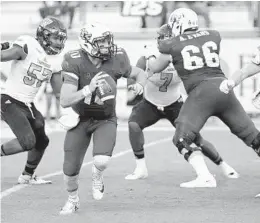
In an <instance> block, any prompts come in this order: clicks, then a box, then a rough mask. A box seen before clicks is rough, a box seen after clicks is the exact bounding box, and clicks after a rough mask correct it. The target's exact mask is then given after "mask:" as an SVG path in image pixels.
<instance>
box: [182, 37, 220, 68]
mask: <svg viewBox="0 0 260 223" xmlns="http://www.w3.org/2000/svg"><path fill="white" fill-rule="evenodd" d="M217 49H218V46H217V44H216V43H215V42H213V41H208V42H206V43H204V44H203V45H202V52H201V50H200V48H199V47H197V46H194V45H188V46H185V47H184V48H183V50H182V51H181V55H182V58H183V66H184V68H185V69H186V70H195V69H199V68H202V67H204V66H208V67H219V55H218V54H217V53H216V52H215V51H216V50H217ZM201 53H202V56H201V57H200V56H195V55H193V54H201Z"/></svg>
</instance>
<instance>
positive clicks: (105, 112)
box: [60, 23, 146, 215]
mask: <svg viewBox="0 0 260 223" xmlns="http://www.w3.org/2000/svg"><path fill="white" fill-rule="evenodd" d="M79 41H80V48H79V49H76V50H73V51H70V52H68V53H66V54H65V56H64V60H63V63H62V77H63V85H62V88H61V100H60V103H61V106H62V107H65V108H67V107H72V109H73V112H74V115H73V112H72V113H71V115H70V116H69V118H68V119H66V118H64V117H61V119H60V123H61V124H62V125H63V126H64V127H66V129H67V130H68V131H67V134H66V137H65V142H64V153H65V155H64V163H63V172H64V180H65V184H66V189H67V191H68V194H69V197H68V200H67V202H66V204H65V205H64V207H63V208H62V209H61V211H60V214H62V215H66V214H71V213H73V212H75V211H76V210H77V209H78V208H79V196H78V187H79V182H78V181H79V172H80V169H81V165H82V162H83V159H84V156H85V153H86V150H87V148H88V146H89V143H90V140H91V137H92V136H93V152H92V154H93V166H92V194H93V198H94V199H95V200H100V199H102V197H103V194H104V182H103V171H104V170H105V169H106V168H107V166H108V163H109V160H110V158H111V156H112V152H113V149H114V146H115V142H116V132H117V118H116V113H115V102H116V101H115V98H116V82H117V79H119V78H121V77H126V78H128V77H132V78H136V76H137V75H138V76H140V77H141V79H140V80H139V79H137V80H138V82H137V83H136V84H134V85H132V86H131V88H132V89H133V90H134V91H135V92H136V94H141V93H142V91H143V86H144V84H145V81H146V78H145V75H144V74H142V73H144V71H142V70H141V69H140V68H136V67H132V66H131V65H130V61H129V58H128V55H127V53H126V51H125V50H124V49H123V48H117V46H116V45H115V43H114V39H113V34H112V33H111V31H110V30H109V29H108V28H107V27H105V26H104V25H102V24H99V23H93V24H87V25H86V26H84V27H83V28H82V29H81V31H80V36H79ZM139 74H141V75H139ZM142 77H143V78H142ZM142 81H143V82H144V83H143V82H142ZM139 82H140V83H139ZM71 120H75V121H71ZM67 121H68V122H69V125H68V124H67V123H66V122H67Z"/></svg>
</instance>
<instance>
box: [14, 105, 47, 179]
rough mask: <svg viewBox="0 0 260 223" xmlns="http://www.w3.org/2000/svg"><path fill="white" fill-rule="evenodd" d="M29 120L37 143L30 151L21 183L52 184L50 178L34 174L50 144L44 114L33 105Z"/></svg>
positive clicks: (20, 177) (21, 176)
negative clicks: (45, 178)
mask: <svg viewBox="0 0 260 223" xmlns="http://www.w3.org/2000/svg"><path fill="white" fill-rule="evenodd" d="M30 109H31V114H30V116H31V117H29V121H30V124H31V127H32V129H33V131H34V134H35V137H36V144H35V147H34V148H33V149H31V150H30V151H28V155H27V162H26V165H25V168H24V171H23V173H22V174H21V175H20V176H19V178H18V183H20V184H50V183H51V181H50V180H43V179H41V178H38V177H36V176H33V175H34V172H35V170H36V168H37V167H38V165H39V164H40V162H41V160H42V157H43V154H44V153H45V149H46V148H47V146H48V145H49V138H48V136H47V135H46V133H45V122H44V118H43V116H42V114H41V113H40V112H39V111H38V110H37V109H36V108H35V106H34V105H32V107H31V108H30Z"/></svg>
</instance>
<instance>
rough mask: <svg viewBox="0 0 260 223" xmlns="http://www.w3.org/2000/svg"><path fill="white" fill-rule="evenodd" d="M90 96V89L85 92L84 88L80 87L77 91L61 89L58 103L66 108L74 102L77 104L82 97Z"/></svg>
mask: <svg viewBox="0 0 260 223" xmlns="http://www.w3.org/2000/svg"><path fill="white" fill-rule="evenodd" d="M90 96H91V92H90V91H89V92H87V91H86V89H82V90H79V91H77V92H64V91H63V89H61V94H60V105H61V106H62V107H63V108H68V107H71V106H72V105H74V104H77V103H78V102H80V101H81V100H82V99H84V98H86V97H90Z"/></svg>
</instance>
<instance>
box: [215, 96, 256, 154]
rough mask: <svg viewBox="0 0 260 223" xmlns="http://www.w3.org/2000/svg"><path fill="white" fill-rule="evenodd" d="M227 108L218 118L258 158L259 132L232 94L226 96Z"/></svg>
mask: <svg viewBox="0 0 260 223" xmlns="http://www.w3.org/2000/svg"><path fill="white" fill-rule="evenodd" d="M226 97H228V101H227V104H228V106H227V107H226V108H225V109H223V111H222V112H221V113H220V114H219V115H218V117H219V118H220V119H221V120H222V121H223V122H224V123H225V124H226V125H227V126H228V127H229V128H230V131H231V132H232V133H233V134H235V135H236V136H237V137H238V138H240V139H241V140H243V142H244V143H245V144H246V145H247V146H249V147H251V148H253V150H254V151H255V152H256V153H257V155H258V156H260V132H259V130H258V129H256V127H255V124H254V123H253V122H252V120H251V119H250V117H249V116H248V115H247V113H246V111H245V110H244V108H243V107H242V105H241V104H240V102H239V101H238V99H237V98H236V96H235V94H234V92H230V93H229V94H228V95H226Z"/></svg>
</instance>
